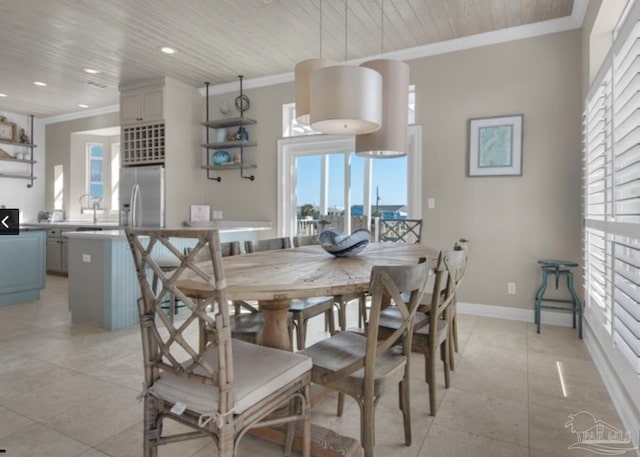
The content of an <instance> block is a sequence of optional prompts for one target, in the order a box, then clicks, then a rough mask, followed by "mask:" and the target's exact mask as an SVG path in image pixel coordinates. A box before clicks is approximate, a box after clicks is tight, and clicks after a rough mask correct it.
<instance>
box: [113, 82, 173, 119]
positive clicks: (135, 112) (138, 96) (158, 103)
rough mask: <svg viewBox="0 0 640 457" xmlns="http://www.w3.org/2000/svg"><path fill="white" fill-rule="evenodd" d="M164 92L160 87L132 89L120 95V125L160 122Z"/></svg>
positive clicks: (162, 113) (162, 114)
mask: <svg viewBox="0 0 640 457" xmlns="http://www.w3.org/2000/svg"><path fill="white" fill-rule="evenodd" d="M163 119H164V90H163V88H162V87H152V88H143V89H134V90H130V91H126V92H123V93H121V94H120V125H121V126H125V125H136V124H142V123H145V124H147V123H151V122H162V121H163Z"/></svg>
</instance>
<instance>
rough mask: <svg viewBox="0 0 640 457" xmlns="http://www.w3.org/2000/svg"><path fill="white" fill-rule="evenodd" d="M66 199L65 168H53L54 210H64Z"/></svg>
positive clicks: (58, 166)
mask: <svg viewBox="0 0 640 457" xmlns="http://www.w3.org/2000/svg"><path fill="white" fill-rule="evenodd" d="M63 198H64V168H63V166H62V165H54V166H53V209H62V208H63V207H64V206H63Z"/></svg>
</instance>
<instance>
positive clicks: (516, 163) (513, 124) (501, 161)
mask: <svg viewBox="0 0 640 457" xmlns="http://www.w3.org/2000/svg"><path fill="white" fill-rule="evenodd" d="M523 123H524V115H522V114H516V115H512V116H499V117H484V118H479V119H470V120H469V162H468V167H467V176H522V127H523Z"/></svg>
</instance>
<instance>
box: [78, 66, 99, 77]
mask: <svg viewBox="0 0 640 457" xmlns="http://www.w3.org/2000/svg"><path fill="white" fill-rule="evenodd" d="M82 71H84V72H85V73H88V74H90V75H97V74H99V73H100V70H96V69H95V68H89V67H86V68H83V69H82Z"/></svg>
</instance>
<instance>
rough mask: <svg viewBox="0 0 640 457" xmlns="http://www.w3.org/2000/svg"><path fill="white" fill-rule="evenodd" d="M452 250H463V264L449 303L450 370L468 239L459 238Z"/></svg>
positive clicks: (452, 360)
mask: <svg viewBox="0 0 640 457" xmlns="http://www.w3.org/2000/svg"><path fill="white" fill-rule="evenodd" d="M453 250H454V251H464V252H465V258H464V265H463V266H462V268H461V270H460V271H459V272H458V277H457V278H456V284H455V291H454V297H453V302H452V303H451V346H452V351H451V354H450V355H451V361H450V363H451V370H454V369H455V357H454V355H455V353H456V352H458V351H459V343H458V289H459V288H460V284H461V283H462V279H463V278H464V274H465V272H466V271H467V260H468V256H469V241H468V240H466V239H464V238H461V239H460V240H459V241H457V242H456V243H455V244H454V246H453Z"/></svg>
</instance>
